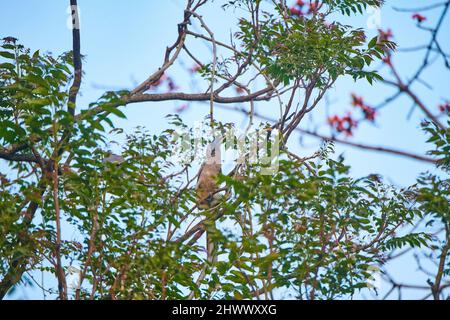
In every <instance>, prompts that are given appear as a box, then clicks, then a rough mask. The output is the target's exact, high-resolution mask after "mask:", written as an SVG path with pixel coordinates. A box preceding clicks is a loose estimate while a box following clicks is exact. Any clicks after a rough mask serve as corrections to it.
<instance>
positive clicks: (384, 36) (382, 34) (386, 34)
mask: <svg viewBox="0 0 450 320" xmlns="http://www.w3.org/2000/svg"><path fill="white" fill-rule="evenodd" d="M378 34H379V38H380V40H381V41H387V40H390V39H391V38H392V37H393V36H394V34H393V33H392V30H391V29H387V30H386V31H384V30H381V29H378Z"/></svg>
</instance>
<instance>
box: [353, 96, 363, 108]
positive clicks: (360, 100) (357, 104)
mask: <svg viewBox="0 0 450 320" xmlns="http://www.w3.org/2000/svg"><path fill="white" fill-rule="evenodd" d="M352 105H353V106H354V107H362V106H363V105H364V100H363V98H362V97H358V96H357V95H356V94H354V93H352Z"/></svg>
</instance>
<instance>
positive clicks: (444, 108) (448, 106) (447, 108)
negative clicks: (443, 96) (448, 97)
mask: <svg viewBox="0 0 450 320" xmlns="http://www.w3.org/2000/svg"><path fill="white" fill-rule="evenodd" d="M439 111H441V112H447V113H450V102H446V103H444V104H441V105H439Z"/></svg>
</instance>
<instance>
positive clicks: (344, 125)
mask: <svg viewBox="0 0 450 320" xmlns="http://www.w3.org/2000/svg"><path fill="white" fill-rule="evenodd" d="M328 123H329V124H330V125H331V126H332V127H333V128H334V129H335V130H336V131H337V132H344V133H345V135H347V136H352V135H353V129H355V128H356V127H357V125H358V123H357V122H356V121H355V120H353V118H352V117H351V114H350V113H348V114H347V115H345V116H344V117H342V118H341V117H339V116H337V115H334V116H332V117H329V118H328Z"/></svg>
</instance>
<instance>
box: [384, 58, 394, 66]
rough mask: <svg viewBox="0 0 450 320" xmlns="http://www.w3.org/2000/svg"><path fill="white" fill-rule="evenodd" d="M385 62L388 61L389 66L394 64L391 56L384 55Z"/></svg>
mask: <svg viewBox="0 0 450 320" xmlns="http://www.w3.org/2000/svg"><path fill="white" fill-rule="evenodd" d="M383 62H384V63H386V64H387V65H388V66H392V61H391V56H386V57H384V58H383Z"/></svg>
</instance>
